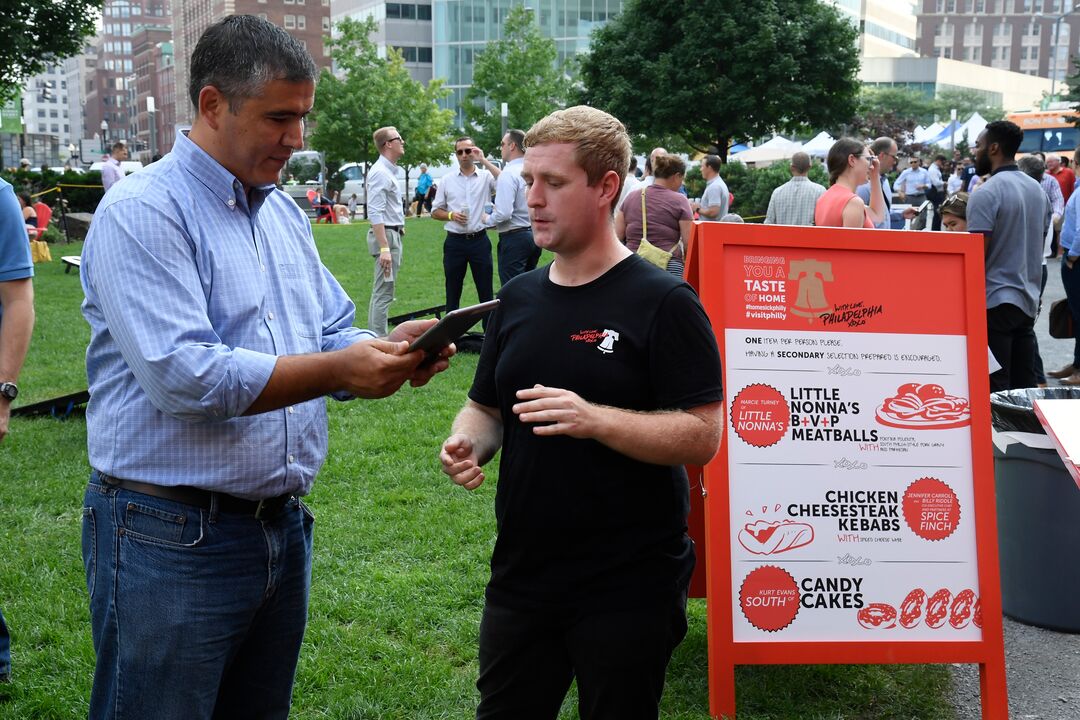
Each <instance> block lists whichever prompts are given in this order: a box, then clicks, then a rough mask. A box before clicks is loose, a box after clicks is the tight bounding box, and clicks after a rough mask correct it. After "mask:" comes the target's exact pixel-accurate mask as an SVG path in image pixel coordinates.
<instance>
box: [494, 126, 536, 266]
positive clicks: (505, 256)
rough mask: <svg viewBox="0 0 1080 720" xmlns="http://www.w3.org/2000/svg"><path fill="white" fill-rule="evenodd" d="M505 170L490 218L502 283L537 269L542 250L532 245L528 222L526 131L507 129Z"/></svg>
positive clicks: (496, 185)
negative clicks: (524, 173) (496, 236)
mask: <svg viewBox="0 0 1080 720" xmlns="http://www.w3.org/2000/svg"><path fill="white" fill-rule="evenodd" d="M500 148H501V150H502V159H503V167H502V173H501V174H500V175H499V178H498V180H497V181H496V183H495V212H493V213H492V214H491V217H490V218H489V219H488V220H489V222H490V224H492V225H494V226H495V229H496V230H498V232H499V246H498V248H497V249H496V253H495V254H496V255H497V256H498V258H499V284H500V285H505V284H506V283H508V282H510V280H511V278H514V277H517V276H518V275H520V274H521V273H523V272H528V271H529V270H533V269H535V268H536V263H537V262H539V261H540V248H538V247H536V243H535V242H533V234H532V225H531V224H530V223H529V206H528V205H526V204H525V181H524V180H522V179H521V167H522V165H524V164H525V132H524V131H522V130H508V131H507V132H506V135H504V136H503V139H502V145H501V146H500Z"/></svg>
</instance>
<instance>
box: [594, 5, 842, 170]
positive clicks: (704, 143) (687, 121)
mask: <svg viewBox="0 0 1080 720" xmlns="http://www.w3.org/2000/svg"><path fill="white" fill-rule="evenodd" d="M857 39H858V32H857V30H856V29H855V27H854V26H853V25H852V24H851V23H849V22H848V21H846V20H844V19H843V18H842V17H841V16H840V14H839V11H838V10H837V9H836V8H835V7H833V6H832V5H828V4H826V3H823V2H820V0H787V1H786V2H783V3H778V2H775V0H667V1H666V2H657V1H656V0H629V2H627V4H626V5H625V7H624V9H623V12H622V14H621V15H619V16H618V17H617V18H615V20H613V21H612V22H610V23H608V24H607V25H605V26H603V27H602V28H600V30H598V31H597V33H596V34H595V35H594V37H593V43H592V48H591V51H590V53H589V55H588V56H587V57H586V58H585V59H584V61H583V63H582V79H583V80H584V83H585V90H584V94H583V99H584V100H585V101H586V102H587V103H588V104H590V105H593V106H595V107H598V108H601V109H603V110H606V111H608V112H610V113H612V114H613V115H615V116H616V117H619V118H621V119H623V121H624V122H625V123H626V124H627V125H628V127H629V129H630V131H631V133H633V134H643V133H644V134H649V135H661V136H662V135H676V136H679V137H682V138H684V139H685V141H686V143H687V144H688V145H690V146H691V147H693V148H695V149H697V150H701V151H703V152H705V151H708V150H710V149H711V148H715V149H716V150H717V153H718V154H719V155H720V156H721V158H724V159H726V157H727V148H728V145H729V143H730V141H731V140H732V138H748V137H757V136H760V135H764V134H767V133H770V132H773V131H786V132H800V131H802V132H806V131H809V130H814V129H821V128H822V127H835V126H837V125H840V124H842V123H843V122H845V121H847V120H848V119H849V118H850V117H851V116H852V114H853V112H854V110H855V97H856V93H857V91H858V87H859V85H858V80H857V79H856V72H857V70H858V67H859V59H858V43H857Z"/></svg>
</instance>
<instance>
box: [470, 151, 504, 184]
mask: <svg viewBox="0 0 1080 720" xmlns="http://www.w3.org/2000/svg"><path fill="white" fill-rule="evenodd" d="M472 157H473V160H479V161H480V163H481V164H482V165H483V166H484V169H485V170H487V171H488V172H489V173H491V174H492V176H494V177H496V178H498V177H499V175H500V174H502V170H500V169H499V166H498V165H496V164H495V163H493V162H491V161H490V160H488V158H487V155H485V154H484V151H483V150H481V149H480V148H473V152H472Z"/></svg>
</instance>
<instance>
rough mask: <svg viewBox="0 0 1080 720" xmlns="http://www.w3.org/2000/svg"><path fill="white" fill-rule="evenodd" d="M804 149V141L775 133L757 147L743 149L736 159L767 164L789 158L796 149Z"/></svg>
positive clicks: (742, 161) (743, 161)
mask: <svg viewBox="0 0 1080 720" xmlns="http://www.w3.org/2000/svg"><path fill="white" fill-rule="evenodd" d="M800 149H802V143H799V142H792V141H791V140H788V139H787V138H782V137H780V136H779V135H774V136H773V137H772V139H771V140H767V141H766V142H763V143H761V144H760V145H758V146H757V147H752V148H750V149H749V150H743V151H742V152H741V153H739V154H738V155H735V156H734V157H735V159H736V160H738V161H739V162H741V163H744V164H746V163H755V164H763V165H767V164H769V163H774V162H776V161H777V160H787V159H788V158H789V157H791V156H792V155H794V154H795V153H796V151H798V150H800Z"/></svg>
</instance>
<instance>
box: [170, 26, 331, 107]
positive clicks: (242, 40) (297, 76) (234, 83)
mask: <svg viewBox="0 0 1080 720" xmlns="http://www.w3.org/2000/svg"><path fill="white" fill-rule="evenodd" d="M190 72H191V81H190V82H189V84H188V95H189V96H190V98H191V103H192V105H194V106H195V110H196V112H197V111H198V108H199V93H200V92H202V89H203V88H204V87H207V86H210V85H212V86H214V87H215V88H217V89H218V90H219V91H220V92H221V94H222V95H224V96H225V97H226V98H227V99H228V101H229V110H230V111H231V112H234V113H235V112H238V111H239V109H240V104H241V102H242V101H243V100H246V99H247V98H252V97H256V96H257V95H259V94H260V93H261V92H262V90H263V88H265V87H266V85H267V84H268V83H269V82H271V81H272V80H285V81H287V82H304V81H311V82H314V81H315V79H316V78H317V77H318V74H319V69H318V68H317V67H316V66H315V61H314V60H312V59H311V55H310V54H308V51H307V50H306V49H305V48H304V46H303V45H301V44H300V41H299V40H297V39H296V38H294V37H293V36H291V35H289V33H287V32H285V31H284V30H283V29H282V28H279V27H278V26H276V25H274V24H273V23H271V22H269V21H267V20H263V19H262V18H260V17H257V16H255V15H230V16H228V17H226V18H223V19H222V20H219V21H218V22H216V23H214V24H213V25H211V26H210V27H208V28H207V29H206V31H205V32H203V34H202V37H200V38H199V42H198V44H196V45H195V51H194V52H192V53H191V71H190Z"/></svg>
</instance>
